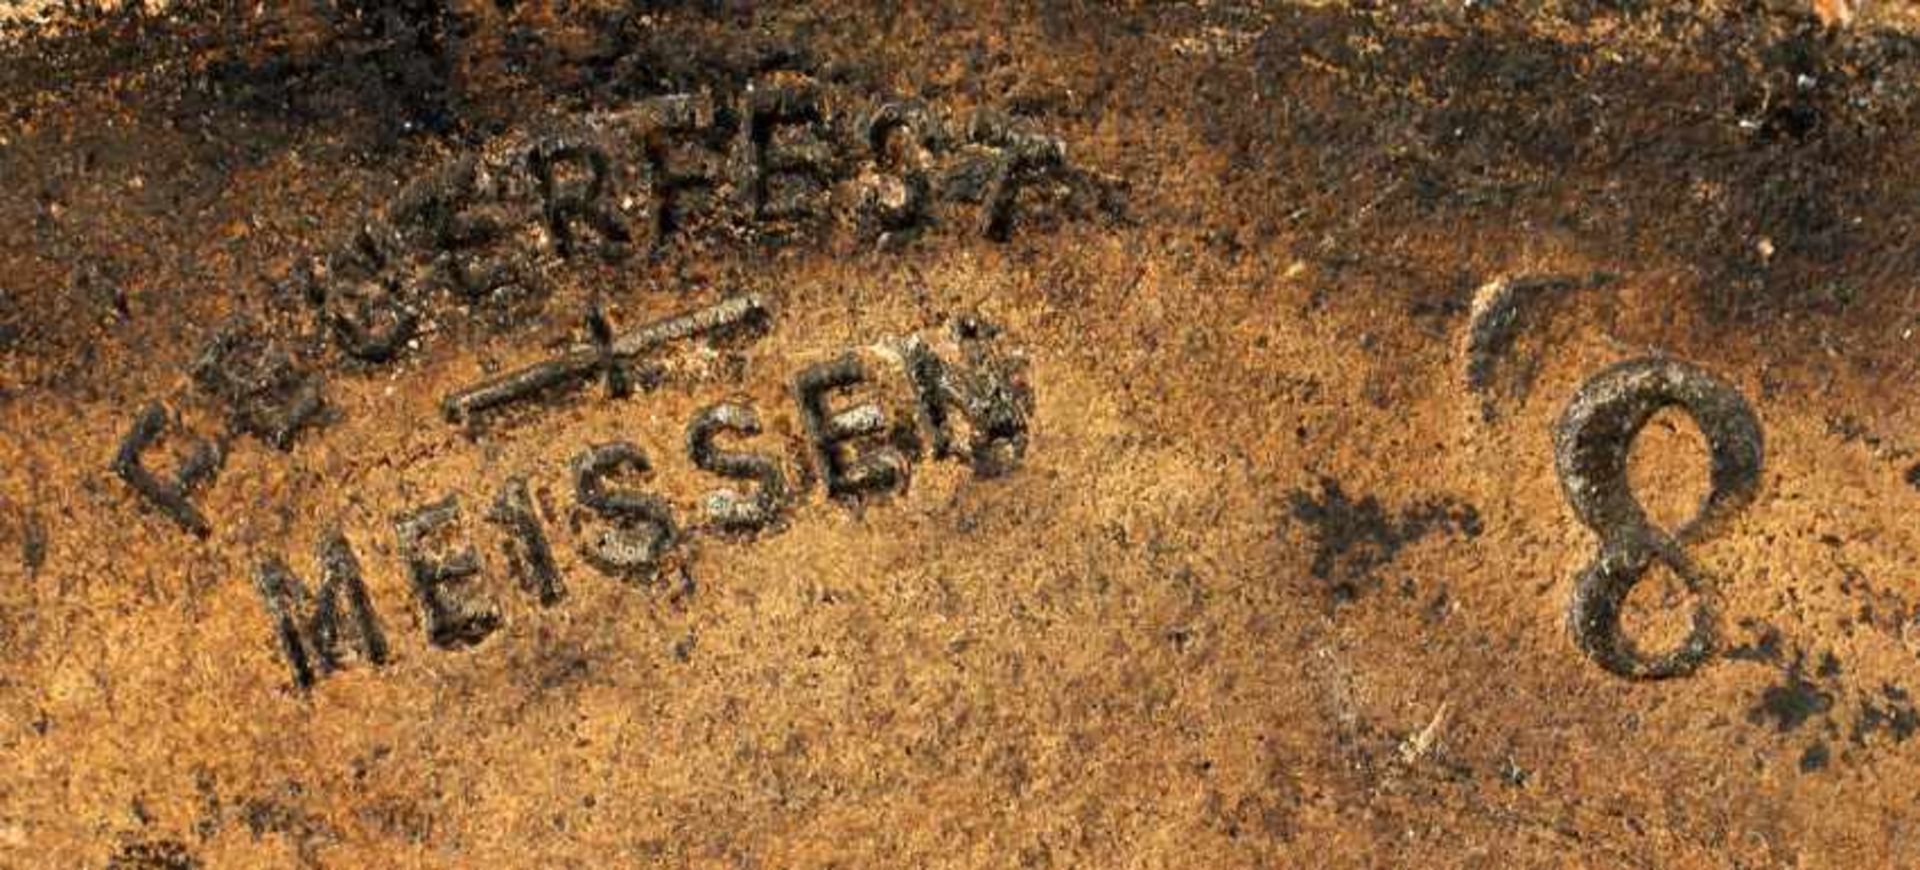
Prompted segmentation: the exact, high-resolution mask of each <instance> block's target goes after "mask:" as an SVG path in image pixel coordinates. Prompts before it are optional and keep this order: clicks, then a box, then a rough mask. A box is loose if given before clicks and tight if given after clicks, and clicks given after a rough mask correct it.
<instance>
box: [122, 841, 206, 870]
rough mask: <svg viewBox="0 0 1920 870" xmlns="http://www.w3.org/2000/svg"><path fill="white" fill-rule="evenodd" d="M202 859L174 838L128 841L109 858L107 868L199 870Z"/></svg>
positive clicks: (128, 869)
mask: <svg viewBox="0 0 1920 870" xmlns="http://www.w3.org/2000/svg"><path fill="white" fill-rule="evenodd" d="M199 867H200V860H199V859H198V858H195V857H194V856H193V853H191V852H188V851H187V847H186V846H185V845H182V844H181V843H179V842H176V841H174V840H151V841H146V842H140V843H128V844H127V845H125V846H122V847H121V848H120V851H118V852H115V853H114V854H113V857H112V858H109V859H107V870H199Z"/></svg>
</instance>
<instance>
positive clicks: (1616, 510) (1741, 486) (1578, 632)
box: [1554, 357, 1762, 679]
mask: <svg viewBox="0 0 1920 870" xmlns="http://www.w3.org/2000/svg"><path fill="white" fill-rule="evenodd" d="M1668 407H1677V408H1680V409H1681V410H1683V411H1685V412H1686V413H1687V414H1688V415H1689V416H1691V417H1692V418H1693V420H1694V422H1695V423H1696V424H1698V425H1699V427H1700V431H1701V432H1702V433H1703V434H1705V435H1706V438H1707V444H1708V445H1709V447H1710V449H1711V450H1712V457H1711V466H1710V467H1711V469H1712V470H1711V476H1710V480H1711V489H1710V490H1709V491H1708V493H1707V496H1706V499H1705V501H1704V502H1703V503H1702V504H1701V506H1700V510H1699V512H1698V513H1696V514H1695V515H1694V517H1693V518H1692V519H1690V520H1688V521H1687V522H1686V523H1684V524H1682V525H1681V527H1680V528H1678V529H1675V530H1672V531H1668V530H1666V529H1660V528H1656V527H1655V526H1654V525H1653V523H1652V522H1651V521H1650V520H1649V519H1648V518H1647V515H1646V511H1645V510H1643V509H1642V508H1641V506H1640V502H1639V500H1638V499H1636V498H1635V497H1634V495H1633V492H1632V490H1631V488H1630V487H1629V486H1628V483H1627V454H1628V452H1629V451H1630V450H1631V449H1632V447H1633V441H1634V436H1636V435H1638V434H1639V432H1640V429H1641V428H1642V427H1643V426H1645V425H1646V424H1647V421H1648V420H1649V419H1651V418H1652V417H1653V415H1654V413H1655V412H1657V411H1659V410H1661V409H1662V408H1668ZM1554 458H1555V460H1556V463H1557V466H1558V469H1559V475H1560V485H1561V487H1562V489H1563V490H1564V492H1565V493H1566V497H1567V502H1568V504H1570V505H1572V506H1573V510H1574V514H1575V515H1576V516H1578V517H1579V518H1580V521H1581V522H1582V523H1585V524H1586V526H1587V527H1588V528H1591V529H1593V530H1594V531H1595V532H1597V533H1599V535H1600V552H1599V554H1598V555H1597V556H1595V557H1594V561H1593V562H1592V563H1591V564H1589V565H1588V566H1587V567H1586V568H1585V569H1584V570H1582V571H1581V572H1580V576H1579V578H1578V579H1577V580H1576V581H1575V583H1574V593H1573V603H1572V605H1571V606H1570V607H1569V608H1568V611H1567V623H1568V626H1569V627H1570V628H1571V630H1572V632H1573V638H1574V641H1575V643H1577V644H1578V645H1579V647H1580V650H1581V652H1584V653H1586V655H1587V656H1588V657H1589V658H1591V659H1593V660H1594V662H1595V663H1597V664H1599V665H1600V666H1601V667H1603V668H1606V669H1607V670H1608V671H1611V672H1613V673H1615V674H1618V675H1620V676H1623V677H1631V678H1635V679H1661V678H1665V677H1675V676H1682V675H1685V674H1689V673H1692V672H1693V671H1694V670H1695V669H1697V668H1699V667H1700V665H1701V664H1703V663H1705V662H1706V661H1707V659H1708V658H1709V657H1711V656H1712V654H1713V648H1714V643H1715V634H1716V629H1715V619H1716V617H1715V614H1714V612H1713V608H1712V606H1711V603H1710V602H1711V599H1712V592H1713V590H1712V589H1711V587H1710V582H1709V578H1708V576H1707V575H1706V574H1705V573H1704V572H1703V571H1702V570H1701V569H1700V568H1699V567H1698V566H1696V565H1695V564H1694V563H1693V560H1692V559H1690V558H1689V557H1688V556H1687V554H1686V552H1685V547H1686V545H1687V544H1688V543H1690V542H1692V541H1696V540H1699V539H1700V538H1701V537H1703V536H1704V535H1706V534H1708V533H1710V531H1711V530H1712V527H1713V525H1714V523H1715V522H1716V521H1718V520H1722V519H1724V518H1726V517H1727V516H1728V515H1729V514H1731V513H1732V512H1733V511H1735V510H1737V509H1739V508H1740V507H1741V506H1742V505H1745V504H1746V503H1748V502H1749V501H1751V500H1752V499H1753V497H1754V495H1755V493H1756V492H1757V491H1758V489H1759V486H1760V464H1761V458H1762V446H1761V432H1760V422H1759V420H1758V419H1757V418H1755V417H1754V414H1753V410H1752V408H1750V407H1748V405H1747V401H1746V399H1745V398H1743V397H1741V395H1740V393H1739V392H1738V391H1737V390H1735V389H1734V388H1733V387H1731V386H1729V385H1727V384H1726V383H1724V382H1722V381H1719V380H1717V379H1715V378H1714V377H1713V376H1711V375H1709V374H1707V373H1706V372H1703V371H1701V370H1700V369H1698V368H1695V367H1694V366H1691V365H1688V364H1686V363H1683V362H1679V361H1676V360H1671V359H1664V358H1657V357H1656V358H1651V359H1638V360H1631V361H1628V362H1624V363H1620V364H1619V365H1616V366H1613V367H1612V368H1609V369H1607V370H1605V371H1603V372H1601V373H1600V374H1598V375H1595V376H1594V377H1593V379H1592V380H1589V381H1587V383H1586V384H1585V385H1584V386H1582V387H1581V388H1580V391H1579V393H1577V394H1576V395H1575V396H1574V397H1573V401H1572V402H1571V403H1569V404H1568V405H1567V409H1566V411H1565V412H1564V413H1563V414H1562V416H1561V418H1560V422H1559V424H1558V426H1557V427H1556V429H1555V431H1554ZM1656 560H1657V561H1659V562H1662V563H1664V564H1666V565H1667V567H1669V568H1671V569H1673V571H1674V572H1675V573H1676V574H1678V575H1679V576H1680V578H1681V579H1682V580H1683V581H1684V582H1685V583H1686V585H1687V586H1688V588H1689V589H1690V590H1691V591H1693V592H1694V594H1695V595H1697V596H1699V597H1700V599H1701V601H1700V604H1699V606H1698V607H1697V608H1696V610H1695V612H1694V614H1693V627H1692V631H1691V633H1690V634H1689V635H1688V637H1687V638H1686V640H1685V641H1684V642H1682V643H1681V644H1680V645H1679V646H1678V647H1677V648H1675V649H1672V650H1668V651H1666V652H1663V653H1660V654H1657V655H1648V654H1646V653H1643V652H1642V651H1640V650H1639V649H1638V648H1636V647H1635V646H1634V644H1633V642H1632V641H1631V640H1629V639H1628V638H1626V637H1624V636H1623V635H1622V634H1621V630H1620V610H1621V606H1622V604H1623V603H1624V602H1625V601H1626V598H1627V593H1628V592H1629V591H1631V590H1632V588H1633V586H1634V584H1635V583H1637V582H1639V580H1640V578H1641V576H1642V575H1643V574H1644V573H1645V572H1646V570H1647V568H1648V567H1650V566H1651V565H1652V564H1653V562H1655V561H1656Z"/></svg>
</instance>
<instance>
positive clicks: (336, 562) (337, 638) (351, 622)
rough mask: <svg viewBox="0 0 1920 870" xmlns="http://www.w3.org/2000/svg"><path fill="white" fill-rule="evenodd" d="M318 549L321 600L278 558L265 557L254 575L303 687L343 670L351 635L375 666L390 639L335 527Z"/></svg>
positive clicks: (297, 682) (356, 564)
mask: <svg viewBox="0 0 1920 870" xmlns="http://www.w3.org/2000/svg"><path fill="white" fill-rule="evenodd" d="M318 552H319V559H320V570H321V572H322V574H323V575H324V576H323V579H322V580H321V583H320V595H319V596H318V601H317V602H316V601H315V600H314V597H313V596H310V595H308V594H307V587H306V584H304V583H301V582H300V578H299V577H296V576H294V574H293V572H292V571H291V570H289V569H288V568H287V564H286V563H285V562H283V561H281V560H280V559H279V558H278V557H270V558H268V559H265V560H263V561H262V562H261V563H260V567H259V568H258V569H257V570H256V571H255V573H254V576H253V583H254V587H255V588H257V589H259V590H260V597H261V599H263V600H264V601H265V603H266V608H267V615H268V616H269V617H270V618H271V619H272V620H273V623H274V634H275V635H276V636H278V638H279V640H280V650H281V652H282V653H283V654H284V655H285V656H286V658H287V664H288V665H289V666H290V667H292V668H293V682H294V684H295V685H297V686H299V687H300V688H302V689H305V688H309V687H311V686H312V685H313V684H314V682H315V681H316V680H318V679H321V678H324V677H326V676H327V675H328V674H329V673H332V672H333V671H335V670H338V669H339V668H340V666H341V655H340V653H341V646H342V645H343V644H345V643H348V642H349V638H348V637H347V635H351V640H350V642H351V643H353V644H354V646H355V647H356V648H357V651H358V653H359V655H360V657H361V658H362V659H365V660H366V661H368V662H371V663H373V664H375V665H381V664H385V663H386V661H387V640H386V638H385V637H384V636H383V635H381V633H380V621H379V619H378V618H376V617H375V615H374V612H373V606H372V604H371V603H369V601H368V600H367V586H366V584H365V583H364V582H362V581H361V579H360V563H359V561H358V560H356V559H355V558H354V556H353V548H352V547H351V546H349V545H348V544H347V539H346V537H345V536H344V535H341V534H340V533H339V532H338V531H335V532H332V533H329V534H328V535H327V536H326V537H325V538H323V539H322V540H321V542H320V546H319V548H318Z"/></svg>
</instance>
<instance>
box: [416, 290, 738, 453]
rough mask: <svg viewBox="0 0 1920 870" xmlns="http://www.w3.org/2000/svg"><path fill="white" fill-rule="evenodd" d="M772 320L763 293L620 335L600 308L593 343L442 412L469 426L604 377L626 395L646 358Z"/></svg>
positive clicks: (499, 379) (590, 320)
mask: <svg viewBox="0 0 1920 870" xmlns="http://www.w3.org/2000/svg"><path fill="white" fill-rule="evenodd" d="M768 320H769V312H768V309H767V304H766V302H765V300H763V299H761V298H760V296H759V294H757V293H746V294H740V295H736V296H729V297H727V298H725V299H722V300H720V301H719V302H716V303H714V304H712V305H708V306H705V307H703V308H696V309H694V310H692V311H688V312H685V313H682V314H676V315H673V316H672V317H667V318H663V319H660V320H655V321H652V322H650V323H646V324H644V325H641V326H638V327H635V328H634V329H632V330H629V331H627V332H623V333H620V334H618V335H615V334H614V332H613V327H612V326H611V325H610V324H608V323H607V319H606V316H605V315H604V314H602V313H601V311H600V309H599V307H598V306H595V307H594V309H593V310H592V311H591V312H589V313H588V315H587V333H588V335H589V336H590V340H589V341H587V342H584V343H581V344H575V345H573V346H572V347H569V348H567V349H566V350H564V351H561V352H560V354H559V355H558V356H554V357H552V358H549V359H546V360H542V361H540V362H537V363H534V364H532V365H529V366H526V367H523V368H518V369H515V370H513V371H510V372H507V373H505V374H502V375H498V376H496V377H492V378H488V379H487V380H484V381H481V382H480V383H478V384H475V385H473V386H471V387H467V388H466V389H463V390H460V391H458V392H456V393H453V394H451V395H449V396H447V397H446V398H445V399H444V400H442V401H441V403H440V408H441V410H442V411H443V412H445V414H446V416H447V419H448V420H450V421H452V422H455V423H467V422H472V421H474V420H476V419H478V418H479V416H480V415H482V414H484V413H486V412H487V411H490V410H493V409H497V408H500V407H503V406H506V405H510V404H513V403H515V402H519V401H523V400H526V399H531V398H535V397H537V396H541V395H545V394H548V393H550V392H553V391H556V390H559V389H562V388H564V387H569V386H572V385H575V384H579V383H584V382H589V381H593V380H596V379H601V378H604V379H605V380H606V382H607V390H608V391H609V392H610V393H612V394H613V395H614V396H615V397H620V396H625V395H627V394H628V393H629V392H630V391H631V390H632V384H631V381H630V380H629V377H628V374H629V372H630V371H631V370H632V368H633V365H634V363H635V362H636V361H637V360H639V359H640V358H641V357H644V356H646V355H648V354H651V353H653V352H654V351H656V350H659V349H660V348H662V347H665V346H666V345H668V344H672V343H673V342H676V341H680V340H683V339H688V338H696V337H702V336H705V337H716V338H717V337H722V336H726V335H732V334H735V333H740V332H747V331H751V330H756V329H759V328H761V327H764V326H765V325H766V323H767V322H768Z"/></svg>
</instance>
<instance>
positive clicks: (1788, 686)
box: [1747, 656, 1833, 733]
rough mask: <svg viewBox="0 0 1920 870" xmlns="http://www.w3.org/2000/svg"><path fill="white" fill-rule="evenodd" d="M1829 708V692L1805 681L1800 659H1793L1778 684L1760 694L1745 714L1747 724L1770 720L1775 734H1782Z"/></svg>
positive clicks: (1803, 665) (1830, 704)
mask: <svg viewBox="0 0 1920 870" xmlns="http://www.w3.org/2000/svg"><path fill="white" fill-rule="evenodd" d="M1832 709H1833V693H1831V692H1828V691H1826V690H1824V689H1822V688H1821V687H1819V686H1817V685H1815V684H1814V683H1813V682H1811V681H1809V680H1808V679H1807V677H1806V673H1805V663H1804V661H1803V657H1801V656H1796V657H1795V658H1794V661H1793V663H1792V664H1790V665H1788V666H1787V669H1786V672H1785V674H1784V675H1783V677H1782V679H1781V681H1780V682H1779V683H1776V684H1774V685H1772V686H1768V687H1767V688H1766V689H1765V690H1764V691H1762V692H1761V693H1760V699H1759V700H1758V701H1757V702H1755V704H1754V706H1753V707H1752V708H1751V709H1749V710H1748V711H1747V721H1748V722H1751V723H1753V724H1755V725H1759V724H1762V723H1764V722H1767V721H1768V720H1772V722H1773V726H1774V730H1775V731H1777V732H1780V733H1786V732H1788V731H1792V730H1794V729H1796V728H1799V727H1800V726H1801V725H1804V724H1806V722H1807V720H1809V719H1812V718H1814V717H1816V716H1823V715H1826V713H1827V712H1828V711H1830V710H1832Z"/></svg>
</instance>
